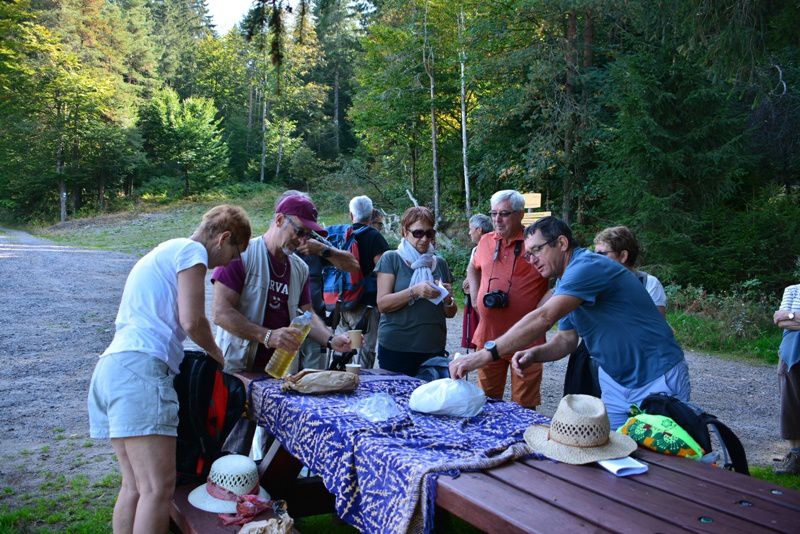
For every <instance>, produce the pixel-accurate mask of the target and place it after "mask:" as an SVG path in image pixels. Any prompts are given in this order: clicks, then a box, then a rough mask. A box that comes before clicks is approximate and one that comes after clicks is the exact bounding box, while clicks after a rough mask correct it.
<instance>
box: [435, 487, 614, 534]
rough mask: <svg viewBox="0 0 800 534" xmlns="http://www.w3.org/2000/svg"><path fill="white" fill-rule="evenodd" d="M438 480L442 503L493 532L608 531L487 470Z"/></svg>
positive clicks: (479, 526) (444, 506) (464, 518)
mask: <svg viewBox="0 0 800 534" xmlns="http://www.w3.org/2000/svg"><path fill="white" fill-rule="evenodd" d="M437 482H438V484H437V490H436V504H437V505H439V507H441V508H443V509H445V510H447V511H448V512H450V513H452V514H454V515H456V516H458V517H460V518H461V519H463V520H464V521H467V522H469V523H471V524H472V525H474V526H475V527H477V528H479V529H481V530H483V531H484V532H488V533H490V534H492V533H498V534H517V533H543V534H545V533H547V534H557V533H564V534H570V533H575V532H608V530H606V529H604V528H602V527H601V526H600V525H598V524H597V523H592V522H589V521H586V520H584V519H582V518H580V517H577V516H575V515H573V514H571V513H569V512H565V511H563V510H561V509H560V508H558V507H556V506H553V505H551V504H549V503H547V502H544V501H542V500H539V499H537V498H535V497H533V496H531V495H529V494H528V493H526V492H524V491H520V490H518V489H516V488H514V487H511V486H508V485H501V484H499V483H498V481H497V479H494V478H492V477H490V476H488V475H486V474H484V473H464V474H462V475H461V476H459V477H458V478H455V479H454V478H451V477H448V476H441V477H439V478H438V481H437Z"/></svg>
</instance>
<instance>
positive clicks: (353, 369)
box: [344, 363, 361, 375]
mask: <svg viewBox="0 0 800 534" xmlns="http://www.w3.org/2000/svg"><path fill="white" fill-rule="evenodd" d="M344 368H345V369H346V370H347V372H348V373H353V374H354V375H357V374H358V373H360V372H361V365H360V364H358V363H348V364H347V365H345V366H344Z"/></svg>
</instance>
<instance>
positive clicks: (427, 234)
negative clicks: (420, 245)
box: [410, 228, 436, 239]
mask: <svg viewBox="0 0 800 534" xmlns="http://www.w3.org/2000/svg"><path fill="white" fill-rule="evenodd" d="M410 233H411V235H412V236H414V239H422V236H425V237H427V238H428V239H433V238H434V237H436V230H434V229H433V228H431V229H430V230H411V231H410Z"/></svg>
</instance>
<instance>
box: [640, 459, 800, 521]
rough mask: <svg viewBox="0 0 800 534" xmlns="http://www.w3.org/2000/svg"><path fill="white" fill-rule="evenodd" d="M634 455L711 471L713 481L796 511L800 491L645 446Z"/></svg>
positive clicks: (688, 470) (702, 473)
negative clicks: (651, 449)
mask: <svg viewBox="0 0 800 534" xmlns="http://www.w3.org/2000/svg"><path fill="white" fill-rule="evenodd" d="M636 456H637V457H638V458H639V459H640V460H643V461H645V462H647V463H649V464H654V465H659V466H662V467H664V468H666V469H669V470H672V471H678V472H680V473H685V474H687V475H689V476H693V477H700V478H703V479H709V474H708V472H709V470H712V472H713V473H714V476H713V478H711V479H710V481H712V482H713V483H714V484H717V485H718V486H723V487H726V488H729V489H732V490H737V491H741V492H742V493H747V494H748V495H753V496H755V497H760V498H762V499H766V500H768V501H770V502H772V503H775V504H778V505H780V506H784V507H786V508H789V509H791V510H794V511H798V512H800V492H798V491H795V490H793V489H789V488H784V487H782V486H778V485H776V484H773V483H771V482H767V481H765V480H759V479H757V478H753V477H747V476H746V475H743V474H741V473H735V472H733V471H728V470H726V469H719V468H715V467H711V466H709V465H706V464H703V463H701V462H695V461H692V460H686V459H684V458H674V457H669V456H665V455H663V454H659V453H656V452H653V451H648V450H646V449H638V450H637V451H636Z"/></svg>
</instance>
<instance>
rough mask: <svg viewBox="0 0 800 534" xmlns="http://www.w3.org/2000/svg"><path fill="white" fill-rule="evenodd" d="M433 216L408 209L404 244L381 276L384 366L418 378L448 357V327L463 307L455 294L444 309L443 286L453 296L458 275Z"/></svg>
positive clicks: (384, 263)
mask: <svg viewBox="0 0 800 534" xmlns="http://www.w3.org/2000/svg"><path fill="white" fill-rule="evenodd" d="M433 224H434V218H433V212H431V210H430V209H428V208H425V207H413V208H408V209H407V210H406V211H405V213H403V217H402V219H401V221H400V226H401V230H402V235H403V239H401V240H400V245H398V247H397V250H390V251H388V252H386V253H384V254H383V256H381V259H380V261H379V262H378V265H376V266H375V272H376V273H378V310H379V311H380V312H381V320H380V326H379V328H378V365H379V366H380V368H381V369H386V370H388V371H395V372H398V373H403V374H407V375H410V376H415V375H416V374H417V372H418V371H419V367H420V365H421V364H422V363H423V362H424V361H425V360H427V359H429V358H433V357H434V356H443V355H444V354H445V350H444V349H445V345H446V343H447V325H446V323H445V318H448V317H453V316H454V315H455V314H456V311H457V307H456V302H455V299H454V298H453V295H452V294H449V295H448V296H447V297H445V298H444V300H442V301H441V302H439V303H438V304H434V303H433V302H432V301H433V300H436V298H437V297H439V296H440V290H439V288H438V287H437V283H440V282H441V283H442V285H443V286H444V287H445V288H447V291H448V293H449V292H451V283H452V281H453V276H452V274H450V269H449V268H448V266H447V262H446V261H445V259H444V258H442V257H440V256H437V255H436V251H435V249H434V241H435V238H436V230H434V229H433Z"/></svg>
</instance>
